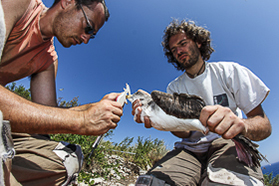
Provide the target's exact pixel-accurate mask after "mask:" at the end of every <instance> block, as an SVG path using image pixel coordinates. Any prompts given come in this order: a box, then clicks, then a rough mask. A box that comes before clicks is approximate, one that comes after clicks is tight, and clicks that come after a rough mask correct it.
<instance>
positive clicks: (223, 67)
mask: <svg viewBox="0 0 279 186" xmlns="http://www.w3.org/2000/svg"><path fill="white" fill-rule="evenodd" d="M207 66H208V69H209V70H210V71H211V72H213V73H217V74H220V75H221V74H223V75H226V76H228V75H231V74H232V73H237V72H241V71H243V70H244V71H246V70H247V68H246V67H244V66H242V65H240V64H238V63H236V62H227V61H220V62H209V63H208V64H207Z"/></svg>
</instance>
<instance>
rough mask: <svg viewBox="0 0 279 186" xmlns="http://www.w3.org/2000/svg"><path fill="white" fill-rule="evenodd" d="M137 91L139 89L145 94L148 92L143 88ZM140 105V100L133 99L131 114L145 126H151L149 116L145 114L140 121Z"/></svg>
mask: <svg viewBox="0 0 279 186" xmlns="http://www.w3.org/2000/svg"><path fill="white" fill-rule="evenodd" d="M139 91H141V92H143V93H145V94H148V93H147V92H145V91H143V90H139ZM148 95H149V94H148ZM141 106H142V103H141V102H140V100H138V99H137V100H136V101H134V102H133V104H132V109H133V110H132V115H133V116H134V115H135V114H136V116H135V118H136V120H135V121H136V122H137V123H144V126H145V128H151V127H152V125H151V121H150V119H149V117H147V116H145V117H144V121H141V117H140V115H141V112H142V108H141Z"/></svg>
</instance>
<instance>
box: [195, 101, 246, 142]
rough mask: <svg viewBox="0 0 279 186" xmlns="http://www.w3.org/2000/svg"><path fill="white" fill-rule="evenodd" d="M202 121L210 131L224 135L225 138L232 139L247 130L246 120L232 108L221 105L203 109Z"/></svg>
mask: <svg viewBox="0 0 279 186" xmlns="http://www.w3.org/2000/svg"><path fill="white" fill-rule="evenodd" d="M200 121H201V123H202V124H203V125H204V126H206V127H208V128H209V130H210V131H212V132H215V133H217V134H219V135H222V137H223V138H224V139H232V138H233V137H235V136H236V135H237V134H239V133H241V132H242V131H243V130H245V125H244V121H243V120H242V119H241V118H239V117H237V116H236V115H235V114H234V113H233V112H232V111H231V109H229V108H227V107H223V106H221V105H213V106H205V107H204V108H203V109H202V111H201V114H200Z"/></svg>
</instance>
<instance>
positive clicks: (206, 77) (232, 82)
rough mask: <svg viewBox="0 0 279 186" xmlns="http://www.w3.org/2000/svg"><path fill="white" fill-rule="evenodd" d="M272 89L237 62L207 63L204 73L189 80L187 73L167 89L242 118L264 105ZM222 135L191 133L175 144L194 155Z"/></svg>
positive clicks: (205, 148)
mask: <svg viewBox="0 0 279 186" xmlns="http://www.w3.org/2000/svg"><path fill="white" fill-rule="evenodd" d="M269 91H270V90H269V88H268V87H266V85H265V84H264V83H263V82H262V81H261V80H260V79H259V78H258V77H257V76H255V75H254V74H253V73H252V72H251V71H250V70H249V69H247V68H245V67H243V66H241V65H239V64H237V63H234V62H210V63H206V65H205V71H204V72H203V73H202V74H201V75H199V76H197V77H195V78H193V79H192V78H190V77H188V75H187V74H186V73H183V74H182V75H181V76H179V77H177V78H176V79H175V80H173V81H172V82H171V83H170V84H169V85H168V87H167V92H168V93H174V92H177V93H187V94H194V95H198V96H200V97H202V98H203V99H204V101H205V103H206V105H216V104H219V105H222V106H225V107H229V108H230V109H231V110H232V111H233V112H234V113H235V114H236V115H237V116H238V117H240V118H242V113H241V110H242V111H243V112H244V113H245V114H247V113H249V112H250V111H251V110H253V109H254V108H255V107H257V106H258V105H259V104H261V103H262V102H263V101H264V99H265V98H266V96H267V95H268V93H269ZM218 137H220V136H219V135H217V134H215V133H212V132H209V133H208V134H207V135H206V136H204V135H203V134H202V133H200V132H192V134H191V136H190V137H189V138H184V139H182V141H181V142H176V143H175V147H177V148H185V149H188V150H191V151H193V152H206V151H207V150H208V147H209V146H210V142H211V141H212V140H214V139H216V138H218Z"/></svg>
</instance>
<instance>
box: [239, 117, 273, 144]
mask: <svg viewBox="0 0 279 186" xmlns="http://www.w3.org/2000/svg"><path fill="white" fill-rule="evenodd" d="M243 120H244V123H245V125H246V130H245V131H243V134H244V135H245V136H246V137H248V138H249V139H251V140H254V141H260V140H263V139H265V138H267V137H268V136H270V134H271V124H270V122H269V119H268V118H267V116H266V115H265V114H263V115H257V116H254V117H248V118H247V119H243Z"/></svg>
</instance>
